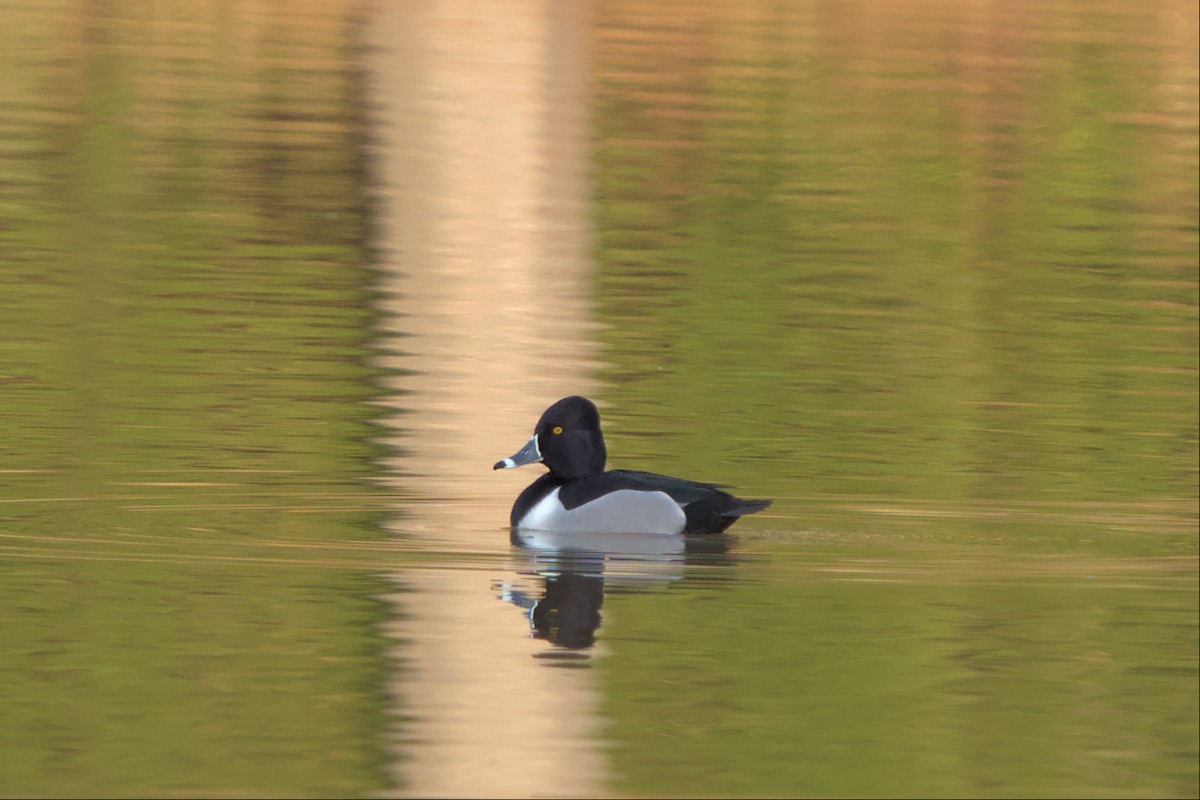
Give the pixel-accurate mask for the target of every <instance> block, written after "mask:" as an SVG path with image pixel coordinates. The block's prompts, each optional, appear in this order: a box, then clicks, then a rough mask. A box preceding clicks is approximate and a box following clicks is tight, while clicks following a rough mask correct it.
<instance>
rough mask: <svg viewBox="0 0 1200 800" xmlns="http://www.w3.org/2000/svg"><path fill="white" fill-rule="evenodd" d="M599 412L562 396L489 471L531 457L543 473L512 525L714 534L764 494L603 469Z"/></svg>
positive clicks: (758, 505) (755, 507)
mask: <svg viewBox="0 0 1200 800" xmlns="http://www.w3.org/2000/svg"><path fill="white" fill-rule="evenodd" d="M607 455H608V453H607V450H606V449H605V447H604V435H603V434H602V433H601V432H600V412H599V411H597V410H596V406H595V404H593V403H592V401H591V400H588V399H587V398H586V397H578V396H573V397H564V398H563V399H562V400H559V401H558V402H557V403H555V404H554V405H552V406H550V407H549V408H547V409H546V411H545V413H544V414H542V418H541V419H540V420H538V424H537V427H536V428H534V430H533V438H531V439H530V440H529V442H528V443H527V444H526V445H525V446H524V447H522V448H521V449H520V450H518V451H517V452H516V453H515V454H513V455H512V456H509V457H508V458H506V459H504V460H502V461H497V462H496V465H495V466H494V467H493V469H502V468H503V469H512V468H513V467H519V466H521V465H523V464H532V463H534V462H535V461H541V462H542V463H544V464H545V465H546V466H547V467H548V468H549V469H550V471H549V472H548V473H546V474H545V475H543V476H542V477H540V478H538V479H537V480H536V481H534V482H533V483H531V484H530V485H529V486H528V487H527V488H526V489H525V491H523V492H521V494H520V495H519V496H518V497H517V502H516V503H514V504H513V509H512V515H511V517H510V520H509V522H510V524H511V525H512V527H513V528H514V529H529V530H548V531H559V532H563V533H660V534H672V535H673V534H679V533H720V532H721V531H723V530H725V529H726V528H728V527H729V526H730V525H732V524H733V523H734V522H735V521H737V518H738V517H741V516H743V515H745V514H753V513H754V512H756V511H762V510H763V509H764V508H766V507H767V506H769V505H770V504H771V501H770V500H742V499H741V498H738V497H734V496H733V495H731V494H729V493H728V492H723V491H721V490H720V489H719V488H717V487H718V486H719V485H720V484H715V483H697V482H696V481H688V480H683V479H682V478H670V477H667V476H666V475H655V474H654V473H652V472H637V471H634V470H627V469H614V470H609V471H608V472H605V471H604V462H605V460H606V459H607Z"/></svg>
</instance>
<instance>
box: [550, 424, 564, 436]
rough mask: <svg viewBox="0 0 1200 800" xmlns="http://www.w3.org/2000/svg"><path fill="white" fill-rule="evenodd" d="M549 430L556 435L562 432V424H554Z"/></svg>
mask: <svg viewBox="0 0 1200 800" xmlns="http://www.w3.org/2000/svg"><path fill="white" fill-rule="evenodd" d="M550 432H551V433H553V434H554V435H555V436H558V435H559V434H560V433H562V425H555V426H554V427H553V428H552V429H551V430H550Z"/></svg>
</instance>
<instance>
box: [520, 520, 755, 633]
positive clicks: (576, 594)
mask: <svg viewBox="0 0 1200 800" xmlns="http://www.w3.org/2000/svg"><path fill="white" fill-rule="evenodd" d="M510 541H511V542H512V545H513V551H512V555H513V559H514V562H515V563H514V566H513V568H514V571H515V572H517V573H518V574H520V575H528V576H532V577H534V578H536V580H537V581H538V582H539V583H540V591H527V590H525V589H522V588H520V587H518V586H516V585H510V584H502V585H500V586H498V587H497V589H498V591H499V597H500V599H502V600H504V601H506V602H509V603H512V604H513V605H515V606H517V607H518V608H521V609H524V610H525V611H526V613H527V614H528V616H529V627H530V630H531V631H532V635H533V637H534V638H537V639H545V640H546V641H548V642H550V643H551V644H554V645H556V646H558V647H561V648H565V649H568V650H586V649H587V648H590V647H592V646H593V645H594V644H595V643H596V631H597V630H598V629H599V627H600V623H601V614H600V609H601V607H602V606H603V605H604V594H605V592H606V591H616V592H637V591H648V590H650V589H656V588H663V587H665V586H668V585H670V584H672V583H674V582H676V581H681V580H684V579H685V574H686V573H685V567H686V566H687V565H688V564H690V563H693V562H695V561H697V560H703V561H704V563H706V564H718V563H729V562H730V561H731V560H732V559H731V558H730V557H729V547H730V540H729V538H728V537H726V536H703V537H691V536H687V537H684V536H663V535H661V534H594V533H587V534H584V533H554V532H547V531H529V530H517V529H514V530H513V531H512V535H511V538H510Z"/></svg>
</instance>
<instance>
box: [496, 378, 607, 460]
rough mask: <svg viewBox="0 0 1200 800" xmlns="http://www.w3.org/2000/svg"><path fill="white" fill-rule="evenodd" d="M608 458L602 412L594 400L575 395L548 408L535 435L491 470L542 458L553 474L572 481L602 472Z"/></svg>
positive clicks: (534, 431)
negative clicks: (601, 424)
mask: <svg viewBox="0 0 1200 800" xmlns="http://www.w3.org/2000/svg"><path fill="white" fill-rule="evenodd" d="M607 459H608V451H607V450H606V449H605V447H604V435H603V434H602V433H600V412H599V411H598V410H596V405H595V403H593V402H592V401H591V400H588V399H587V398H586V397H580V396H578V395H572V396H571V397H564V398H563V399H562V400H559V401H558V402H557V403H555V404H554V405H552V406H550V407H549V408H547V409H546V411H545V412H544V413H543V414H542V418H541V419H539V420H538V424H537V427H535V428H534V429H533V438H531V439H530V440H529V441H528V442H526V444H525V446H524V447H522V448H521V449H520V450H518V451H517V452H516V453H514V454H512V455H511V456H509V457H508V458H505V459H503V460H501V461H497V462H496V464H495V466H493V467H492V469H512V468H513V467H520V466H522V465H524V464H532V463H534V462H537V461H541V462H542V463H543V464H545V465H546V467H547V468H548V469H549V470H550V473H551V474H552V475H554V477H556V478H559V479H561V480H572V479H574V478H582V477H584V476H585V475H595V474H597V473H600V472H603V471H604V463H605V461H606V460H607Z"/></svg>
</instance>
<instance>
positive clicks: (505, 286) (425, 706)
mask: <svg viewBox="0 0 1200 800" xmlns="http://www.w3.org/2000/svg"><path fill="white" fill-rule="evenodd" d="M585 8H586V6H585V5H584V4H576V3H555V2H553V0H545V2H541V3H529V2H494V3H466V2H464V3H454V2H439V3H433V2H406V3H380V4H376V5H375V6H374V8H373V10H372V12H371V17H370V19H369V20H368V26H367V27H368V31H367V36H368V39H369V44H370V46H371V52H370V53H369V54H368V56H367V58H368V64H369V68H370V75H369V83H370V86H371V97H370V102H371V105H372V107H373V109H374V111H373V114H374V118H373V130H374V135H375V137H376V141H375V143H374V145H373V154H372V157H373V172H374V177H375V179H376V180H377V181H378V186H377V190H378V194H377V201H378V206H377V214H378V220H379V223H380V227H381V229H380V230H379V242H380V244H381V245H382V246H383V249H384V250H383V254H382V255H381V260H382V262H383V265H384V270H385V276H384V277H383V279H382V286H383V289H384V293H385V300H384V301H383V311H384V320H383V322H382V324H383V327H384V331H383V337H382V339H383V340H382V345H383V347H384V348H385V350H386V351H387V352H388V353H389V356H388V358H389V359H390V363H391V365H392V366H397V367H400V368H402V369H403V370H405V372H406V374H405V375H404V376H403V377H401V378H398V379H397V380H396V382H395V386H394V389H395V391H394V392H393V393H392V395H391V399H390V401H389V403H388V405H389V406H390V407H392V408H394V409H395V410H396V412H397V413H396V414H394V415H392V416H391V418H390V419H389V423H390V424H391V425H393V426H394V428H393V429H394V431H395V433H394V434H393V439H394V444H395V445H397V447H398V450H397V452H399V453H401V454H402V455H398V456H396V457H395V458H394V459H393V460H392V461H391V462H390V463H389V464H388V467H389V469H388V473H389V475H391V476H394V477H393V478H392V479H393V480H394V481H395V482H396V483H397V485H398V486H403V487H404V488H405V489H406V490H408V491H416V492H417V493H418V495H419V496H420V497H422V498H423V501H422V502H420V503H418V504H416V506H415V507H414V508H412V509H405V511H404V516H402V517H399V518H398V519H397V520H396V521H395V522H394V523H392V526H393V527H394V528H395V529H396V531H397V532H398V533H399V534H401V535H407V536H410V537H416V538H417V540H418V541H419V542H420V543H421V545H420V546H422V547H426V548H428V549H429V550H431V551H436V552H441V553H460V554H465V553H471V552H482V553H496V552H503V551H506V550H507V547H508V545H507V540H506V538H505V533H504V531H503V528H502V526H503V523H505V522H506V518H507V512H508V506H509V504H510V503H511V502H512V498H513V497H514V496H515V495H516V493H517V492H518V491H519V490H520V488H521V487H522V486H523V485H524V484H525V483H527V482H528V481H529V480H530V479H531V478H532V477H534V475H533V474H531V473H530V472H529V471H528V470H514V471H513V472H503V473H493V472H492V471H491V465H492V463H493V462H495V461H496V460H497V459H498V458H502V457H504V456H507V455H510V454H511V453H512V452H514V451H515V450H516V449H517V448H519V447H520V446H521V445H522V444H524V442H525V441H526V439H527V438H528V436H529V432H530V429H531V427H532V425H533V423H534V421H536V419H537V416H538V414H540V413H541V411H542V409H543V408H544V407H545V405H547V404H548V402H549V401H551V400H553V399H556V398H557V397H559V396H562V395H564V394H570V393H577V392H586V391H588V389H589V388H590V387H589V384H588V383H587V372H588V365H589V364H590V359H591V358H592V352H591V349H590V345H589V341H588V340H589V333H590V332H589V322H588V306H587V291H586V285H585V279H586V277H587V276H586V271H587V253H588V241H587V225H586V221H585V220H586V197H587V187H586V170H585V147H586V131H585V92H586V86H585V80H586V64H585V63H584V60H583V58H584V54H585V53H586V46H585V44H586V41H587V38H588V37H587V30H586V26H587V24H588V19H587V16H586V14H585V13H584V9H585ZM450 560H453V559H452V558H448V559H447V561H450ZM497 579H502V580H509V579H512V580H516V579H517V576H516V575H515V574H507V575H506V574H505V573H504V572H503V571H500V570H497V569H491V570H486V569H464V568H461V567H459V568H455V567H450V566H447V567H446V568H444V569H443V568H428V569H419V570H412V571H408V572H404V573H402V574H399V575H397V576H396V582H397V585H398V586H399V587H400V588H401V591H400V592H398V593H397V594H396V595H395V597H394V598H393V600H394V602H395V603H396V606H397V609H398V619H397V622H396V624H395V634H396V636H397V637H398V639H399V640H400V641H401V642H402V644H401V645H400V646H399V648H398V652H399V654H400V674H399V675H398V676H397V678H396V681H395V684H396V685H395V692H396V696H397V702H398V704H399V709H398V711H399V712H400V714H402V715H403V722H402V723H400V737H401V744H400V747H399V752H398V754H397V763H396V765H395V771H396V777H397V782H398V783H399V784H400V785H401V786H402V788H403V790H404V791H405V792H406V793H408V794H411V795H415V796H491V797H494V796H538V795H545V796H563V795H594V794H597V793H598V792H600V791H601V790H602V788H603V784H602V781H601V779H602V775H603V763H602V761H601V759H600V756H599V755H598V753H597V747H596V745H595V742H596V738H595V737H596V734H597V730H598V725H597V721H596V717H595V713H594V710H593V709H594V706H595V700H594V691H593V688H592V676H591V671H590V670H587V669H562V668H553V667H551V666H548V665H547V663H548V662H547V660H546V659H541V658H537V657H536V656H537V655H539V654H542V653H544V652H545V651H546V650H547V649H548V647H549V646H548V645H547V644H546V643H545V642H543V641H541V640H534V639H531V638H529V637H528V635H527V634H526V633H525V632H524V631H523V630H522V626H523V624H524V622H523V620H522V619H521V614H520V612H519V611H518V610H517V609H515V608H513V607H512V606H510V605H507V604H505V603H503V602H501V601H500V600H499V599H498V598H497V596H496V592H495V590H494V589H493V586H492V584H493V582H494V581H496V580H497Z"/></svg>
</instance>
